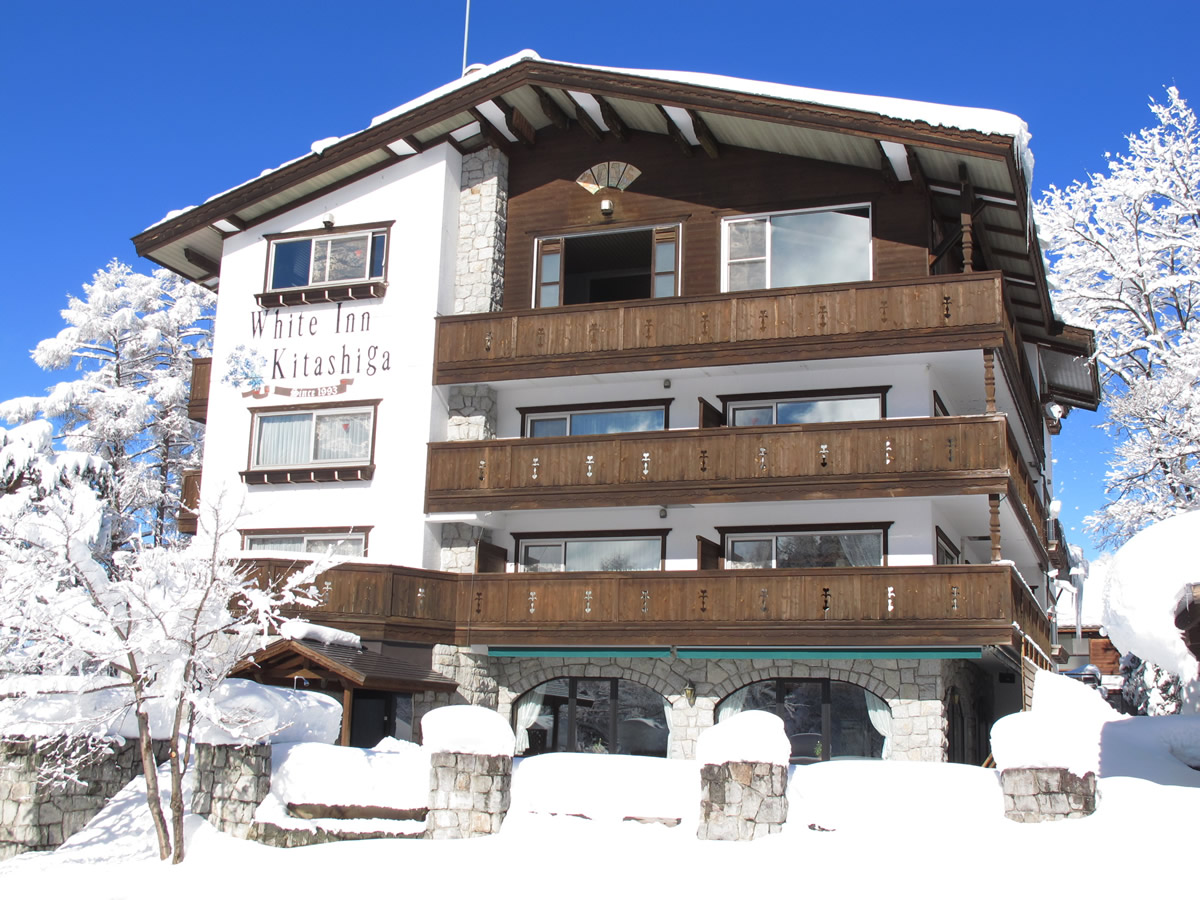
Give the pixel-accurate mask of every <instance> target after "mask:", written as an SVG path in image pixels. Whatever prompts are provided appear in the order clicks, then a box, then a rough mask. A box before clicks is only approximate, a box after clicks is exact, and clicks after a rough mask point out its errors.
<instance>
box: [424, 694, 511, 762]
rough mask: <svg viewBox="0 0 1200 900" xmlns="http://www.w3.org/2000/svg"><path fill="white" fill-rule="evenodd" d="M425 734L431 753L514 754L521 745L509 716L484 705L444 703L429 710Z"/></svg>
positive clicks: (426, 744) (425, 721) (425, 722)
mask: <svg viewBox="0 0 1200 900" xmlns="http://www.w3.org/2000/svg"><path fill="white" fill-rule="evenodd" d="M421 738H422V741H421V743H422V746H423V747H424V748H425V749H426V750H428V751H429V752H430V753H476V754H479V755H480V756H512V755H513V752H514V751H515V749H516V746H517V739H516V736H515V735H514V734H513V730H512V726H511V725H509V724H508V720H507V719H505V718H504V716H502V715H500V713H498V712H496V711H495V710H491V709H485V708H484V707H482V706H443V707H441V708H440V709H434V710H431V711H429V712H427V713H425V715H424V716H422V717H421Z"/></svg>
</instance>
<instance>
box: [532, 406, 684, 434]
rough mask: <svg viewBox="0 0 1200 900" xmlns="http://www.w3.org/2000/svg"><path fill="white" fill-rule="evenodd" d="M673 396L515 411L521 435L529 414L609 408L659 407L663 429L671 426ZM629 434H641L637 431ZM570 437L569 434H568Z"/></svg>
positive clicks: (539, 407)
mask: <svg viewBox="0 0 1200 900" xmlns="http://www.w3.org/2000/svg"><path fill="white" fill-rule="evenodd" d="M674 399H675V398H674V397H657V398H655V399H653V400H605V401H603V402H597V403H562V404H558V405H556V406H518V407H517V413H518V414H519V415H520V416H521V436H522V437H525V435H526V433H527V431H528V424H529V423H528V418H529V416H542V415H552V414H554V413H577V412H584V413H586V412H596V411H599V410H611V409H661V410H662V411H663V431H668V430H670V428H671V403H672V402H673V401H674ZM628 433H629V434H641V433H642V432H639V431H632V432H628ZM580 436H581V437H598V435H580ZM568 437H570V435H568Z"/></svg>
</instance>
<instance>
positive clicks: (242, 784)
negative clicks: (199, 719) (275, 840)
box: [192, 744, 271, 839]
mask: <svg viewBox="0 0 1200 900" xmlns="http://www.w3.org/2000/svg"><path fill="white" fill-rule="evenodd" d="M194 765H195V766H196V790H195V792H194V793H193V794H192V812H194V813H195V814H196V815H198V816H204V817H205V818H206V819H208V821H209V822H210V823H211V824H212V825H213V827H214V828H216V829H217V830H218V831H223V832H225V833H226V834H229V835H232V836H233V837H236V838H243V839H244V838H247V837H249V836H250V828H251V826H252V825H253V824H254V813H255V811H256V810H257V809H258V804H260V803H261V802H262V801H263V800H264V799H266V796H267V794H268V793H270V791H271V745H270V744H248V745H246V746H239V745H233V744H231V745H225V744H196V758H195V761H194Z"/></svg>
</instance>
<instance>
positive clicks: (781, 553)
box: [725, 528, 886, 569]
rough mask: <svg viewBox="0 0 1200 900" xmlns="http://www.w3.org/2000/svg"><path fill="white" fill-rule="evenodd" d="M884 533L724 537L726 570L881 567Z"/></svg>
mask: <svg viewBox="0 0 1200 900" xmlns="http://www.w3.org/2000/svg"><path fill="white" fill-rule="evenodd" d="M885 533H886V532H885V530H884V529H874V528H870V529H868V528H863V529H853V530H852V529H845V530H842V529H828V530H826V529H820V530H817V529H805V530H800V529H788V530H780V531H770V532H768V531H765V530H764V531H749V532H747V531H741V532H737V533H726V534H725V568H727V569H809V568H826V567H830V568H842V567H847V566H882V565H883V564H884V557H885V554H886V547H885V542H884V536H885Z"/></svg>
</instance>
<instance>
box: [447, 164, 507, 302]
mask: <svg viewBox="0 0 1200 900" xmlns="http://www.w3.org/2000/svg"><path fill="white" fill-rule="evenodd" d="M507 220H508V157H507V156H505V155H504V154H503V153H501V152H500V151H499V150H497V149H496V148H494V147H487V148H485V149H483V150H479V151H477V152H475V153H470V154H468V155H466V156H464V157H463V161H462V187H461V188H460V193H459V197H458V252H457V257H458V258H457V260H456V262H455V272H454V312H455V313H482V312H492V311H494V310H498V309H500V306H501V298H502V295H503V290H504V234H505V228H506V225H507Z"/></svg>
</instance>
